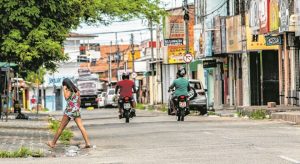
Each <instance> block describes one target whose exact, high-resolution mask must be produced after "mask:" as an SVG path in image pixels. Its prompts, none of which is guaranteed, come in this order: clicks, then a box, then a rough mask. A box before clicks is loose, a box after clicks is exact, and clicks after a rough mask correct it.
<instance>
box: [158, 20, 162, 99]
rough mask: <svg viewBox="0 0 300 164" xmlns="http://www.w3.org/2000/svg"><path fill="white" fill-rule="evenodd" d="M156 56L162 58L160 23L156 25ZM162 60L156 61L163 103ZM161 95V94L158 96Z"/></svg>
mask: <svg viewBox="0 0 300 164" xmlns="http://www.w3.org/2000/svg"><path fill="white" fill-rule="evenodd" d="M156 56H157V60H160V59H161V56H160V26H159V24H158V25H157V27H156ZM161 66H162V65H161V62H156V76H157V84H158V85H157V89H156V90H157V92H158V91H159V90H160V91H161V103H163V90H162V78H161V77H162V76H161V74H162V72H161V70H162V68H161ZM159 87H160V88H159ZM157 97H159V96H157Z"/></svg>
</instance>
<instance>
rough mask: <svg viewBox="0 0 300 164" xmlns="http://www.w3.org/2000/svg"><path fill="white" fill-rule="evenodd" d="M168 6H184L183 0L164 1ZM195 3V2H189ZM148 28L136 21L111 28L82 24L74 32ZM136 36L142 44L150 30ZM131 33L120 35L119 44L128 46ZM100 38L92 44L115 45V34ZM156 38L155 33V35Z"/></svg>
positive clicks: (113, 25) (135, 39) (148, 37)
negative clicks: (111, 43)
mask: <svg viewBox="0 0 300 164" xmlns="http://www.w3.org/2000/svg"><path fill="white" fill-rule="evenodd" d="M162 1H163V3H165V4H166V8H173V7H178V6H181V5H182V1H183V0H162ZM189 2H193V0H189ZM145 28H147V22H146V21H145V20H140V19H135V20H132V21H128V22H117V23H113V24H111V25H109V26H104V25H99V26H87V25H85V24H82V25H81V27H79V28H78V29H77V30H75V31H74V32H76V33H82V34H95V33H103V32H117V31H127V30H136V29H145ZM132 33H133V34H134V41H135V43H136V44H138V43H140V42H141V41H142V40H146V39H150V32H149V30H143V31H136V32H132ZM130 34H131V32H130V33H118V43H119V44H127V43H129V41H130ZM98 36H99V37H97V38H95V39H94V40H91V41H90V42H94V43H100V44H102V45H104V44H110V41H112V42H113V44H114V43H115V34H99V35H98ZM153 36H154V38H155V33H154V34H153Z"/></svg>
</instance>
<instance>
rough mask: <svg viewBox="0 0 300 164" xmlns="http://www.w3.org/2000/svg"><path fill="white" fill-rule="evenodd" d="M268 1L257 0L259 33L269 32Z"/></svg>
mask: <svg viewBox="0 0 300 164" xmlns="http://www.w3.org/2000/svg"><path fill="white" fill-rule="evenodd" d="M269 3H270V0H259V22H260V30H259V31H260V33H261V34H265V33H268V32H269Z"/></svg>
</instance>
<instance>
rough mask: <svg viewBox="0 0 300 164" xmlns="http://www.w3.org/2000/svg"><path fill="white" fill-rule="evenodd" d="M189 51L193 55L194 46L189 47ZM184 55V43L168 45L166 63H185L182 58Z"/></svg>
mask: <svg viewBox="0 0 300 164" xmlns="http://www.w3.org/2000/svg"><path fill="white" fill-rule="evenodd" d="M189 52H190V53H191V54H192V55H194V48H193V47H190V50H189ZM184 56H185V45H181V46H169V47H168V63H169V64H180V63H185V61H184V60H183V58H184ZM193 57H194V56H193Z"/></svg>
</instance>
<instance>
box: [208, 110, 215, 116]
mask: <svg viewBox="0 0 300 164" xmlns="http://www.w3.org/2000/svg"><path fill="white" fill-rule="evenodd" d="M207 115H209V116H213V115H216V113H215V112H214V111H208V113H207Z"/></svg>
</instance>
